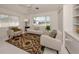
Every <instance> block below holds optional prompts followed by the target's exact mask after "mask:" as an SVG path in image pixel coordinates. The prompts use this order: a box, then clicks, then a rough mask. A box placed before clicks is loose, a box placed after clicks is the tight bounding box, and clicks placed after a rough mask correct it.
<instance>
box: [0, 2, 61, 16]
mask: <svg viewBox="0 0 79 59" xmlns="http://www.w3.org/2000/svg"><path fill="white" fill-rule="evenodd" d="M61 7H62V5H58V4H29V5H28V4H0V8H3V9H7V10H10V11H13V12H17V13H20V14H24V15H27V14H34V13H42V12H49V11H55V10H59V9H60V8H61ZM35 8H39V9H38V10H36V9H35Z"/></svg>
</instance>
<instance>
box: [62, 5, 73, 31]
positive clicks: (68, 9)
mask: <svg viewBox="0 0 79 59" xmlns="http://www.w3.org/2000/svg"><path fill="white" fill-rule="evenodd" d="M63 19H64V20H63V25H64V28H63V29H64V30H66V31H72V30H73V5H64V6H63Z"/></svg>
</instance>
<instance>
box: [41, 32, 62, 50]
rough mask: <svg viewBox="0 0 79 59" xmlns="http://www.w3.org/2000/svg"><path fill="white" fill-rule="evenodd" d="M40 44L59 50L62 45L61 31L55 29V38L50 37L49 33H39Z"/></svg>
mask: <svg viewBox="0 0 79 59" xmlns="http://www.w3.org/2000/svg"><path fill="white" fill-rule="evenodd" d="M40 44H41V45H43V46H45V47H48V48H51V49H54V50H57V51H60V50H61V45H62V34H61V32H59V31H57V36H56V38H53V37H50V36H49V35H41V38H40Z"/></svg>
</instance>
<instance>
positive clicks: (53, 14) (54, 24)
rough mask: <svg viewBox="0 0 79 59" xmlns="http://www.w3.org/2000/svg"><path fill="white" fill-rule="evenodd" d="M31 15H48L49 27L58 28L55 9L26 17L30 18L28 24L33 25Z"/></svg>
mask: <svg viewBox="0 0 79 59" xmlns="http://www.w3.org/2000/svg"><path fill="white" fill-rule="evenodd" d="M33 16H50V19H51V20H50V23H51V29H58V15H57V11H52V12H46V13H39V14H31V15H30V16H29V17H28V18H29V19H30V25H33V19H32V18H33Z"/></svg>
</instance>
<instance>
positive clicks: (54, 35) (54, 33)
mask: <svg viewBox="0 0 79 59" xmlns="http://www.w3.org/2000/svg"><path fill="white" fill-rule="evenodd" d="M56 35H57V31H56V30H53V31H51V32H50V34H49V36H50V37H53V38H56Z"/></svg>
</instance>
